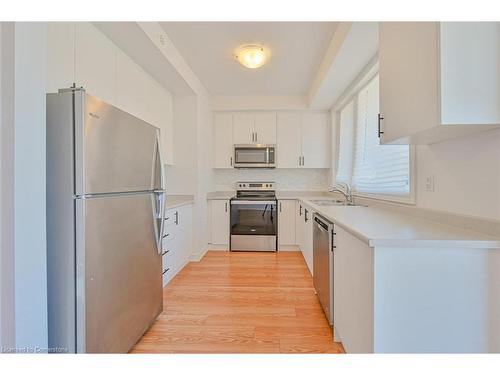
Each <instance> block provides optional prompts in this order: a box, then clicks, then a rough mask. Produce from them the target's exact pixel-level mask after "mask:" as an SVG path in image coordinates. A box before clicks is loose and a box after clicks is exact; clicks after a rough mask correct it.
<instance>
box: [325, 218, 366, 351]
mask: <svg viewBox="0 0 500 375" xmlns="http://www.w3.org/2000/svg"><path fill="white" fill-rule="evenodd" d="M335 233H336V234H335V237H334V241H335V246H336V248H335V251H334V253H333V288H334V291H333V298H334V301H333V309H334V311H333V326H334V327H335V329H336V330H337V332H338V333H339V335H340V337H341V339H342V344H343V345H344V348H345V350H346V352H347V353H373V350H374V347H373V339H374V337H373V288H374V285H373V254H374V250H373V249H372V248H370V247H369V246H368V245H366V244H365V243H364V242H362V241H361V240H359V239H358V238H356V237H354V236H353V235H351V234H350V233H348V232H346V231H345V230H343V229H342V228H340V227H339V226H338V225H336V226H335Z"/></svg>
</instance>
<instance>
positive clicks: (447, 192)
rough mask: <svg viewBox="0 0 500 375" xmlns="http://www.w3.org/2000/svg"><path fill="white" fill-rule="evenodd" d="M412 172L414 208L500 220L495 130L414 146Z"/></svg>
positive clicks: (498, 133) (499, 136)
mask: <svg viewBox="0 0 500 375" xmlns="http://www.w3.org/2000/svg"><path fill="white" fill-rule="evenodd" d="M416 169H417V176H416V191H417V206H418V207H422V208H430V209H434V210H441V211H448V212H452V213H457V214H463V215H471V216H478V217H482V218H490V219H496V220H500V130H499V129H496V130H491V131H487V132H483V133H478V134H473V135H468V136H466V137H462V138H457V139H453V140H449V141H446V142H441V143H437V144H434V145H430V146H418V147H417V163H416ZM430 175H433V176H434V192H427V191H426V190H425V181H426V177H427V176H430Z"/></svg>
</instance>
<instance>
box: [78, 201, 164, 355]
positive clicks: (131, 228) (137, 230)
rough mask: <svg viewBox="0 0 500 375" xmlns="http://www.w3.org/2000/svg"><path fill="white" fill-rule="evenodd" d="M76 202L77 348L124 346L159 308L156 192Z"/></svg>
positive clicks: (120, 350) (122, 348)
mask: <svg viewBox="0 0 500 375" xmlns="http://www.w3.org/2000/svg"><path fill="white" fill-rule="evenodd" d="M76 202H77V212H76V213H77V215H76V216H77V228H79V230H78V232H77V350H78V352H87V353H123V352H127V351H129V350H130V348H131V347H132V346H133V345H134V343H135V342H136V341H137V340H138V339H139V338H140V337H141V335H142V334H143V333H144V332H145V330H147V329H148V327H149V326H150V325H151V324H152V323H153V321H154V320H155V318H156V317H157V316H158V314H160V312H161V311H162V308H163V302H162V264H161V255H160V254H158V251H157V244H156V238H155V237H156V235H157V234H156V233H155V230H154V227H155V223H154V221H155V217H154V216H155V214H154V208H155V205H156V198H155V194H153V193H150V194H127V195H106V196H101V197H96V198H91V199H77V200H76ZM83 296H85V297H83Z"/></svg>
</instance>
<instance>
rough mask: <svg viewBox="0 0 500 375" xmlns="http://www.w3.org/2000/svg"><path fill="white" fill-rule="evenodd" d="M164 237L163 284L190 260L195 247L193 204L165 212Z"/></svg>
mask: <svg viewBox="0 0 500 375" xmlns="http://www.w3.org/2000/svg"><path fill="white" fill-rule="evenodd" d="M164 225H165V227H164V231H163V239H162V262H163V285H164V286H165V285H166V284H167V283H168V282H169V281H170V280H172V278H173V277H174V276H175V275H176V274H177V273H178V272H179V271H180V270H181V269H182V268H183V267H184V266H185V265H186V264H187V263H188V262H189V258H190V257H191V252H192V249H193V243H192V237H193V206H192V205H191V204H189V205H185V206H181V207H177V208H173V209H170V210H167V211H166V212H165V219H164Z"/></svg>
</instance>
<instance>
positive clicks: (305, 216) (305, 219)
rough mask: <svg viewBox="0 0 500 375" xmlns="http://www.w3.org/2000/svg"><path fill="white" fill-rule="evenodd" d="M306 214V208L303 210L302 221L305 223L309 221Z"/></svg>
mask: <svg viewBox="0 0 500 375" xmlns="http://www.w3.org/2000/svg"><path fill="white" fill-rule="evenodd" d="M307 214H308V212H307V208H306V209H304V221H305V222H306V223H307V221H308V220H309V219H308V218H307Z"/></svg>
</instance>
